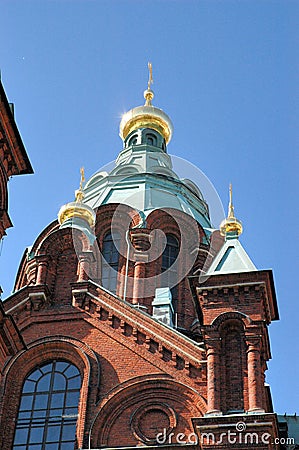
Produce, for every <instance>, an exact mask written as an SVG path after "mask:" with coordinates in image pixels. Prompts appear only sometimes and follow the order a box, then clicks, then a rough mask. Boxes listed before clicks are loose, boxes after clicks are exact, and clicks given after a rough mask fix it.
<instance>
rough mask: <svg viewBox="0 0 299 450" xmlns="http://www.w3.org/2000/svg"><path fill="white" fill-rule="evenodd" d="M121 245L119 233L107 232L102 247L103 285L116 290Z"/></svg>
mask: <svg viewBox="0 0 299 450" xmlns="http://www.w3.org/2000/svg"><path fill="white" fill-rule="evenodd" d="M119 245H120V235H119V233H117V232H115V233H113V236H112V234H111V233H108V234H106V236H105V237H104V240H103V248H102V255H103V258H102V286H103V287H104V288H106V289H108V290H109V291H111V292H116V286H117V275H118V263H119V252H118V248H119Z"/></svg>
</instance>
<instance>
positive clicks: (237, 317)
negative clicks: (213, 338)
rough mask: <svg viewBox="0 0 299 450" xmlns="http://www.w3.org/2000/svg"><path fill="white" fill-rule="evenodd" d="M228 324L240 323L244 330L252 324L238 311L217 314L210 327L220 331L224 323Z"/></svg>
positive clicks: (248, 318) (247, 317)
mask: <svg viewBox="0 0 299 450" xmlns="http://www.w3.org/2000/svg"><path fill="white" fill-rule="evenodd" d="M228 322H237V323H240V322H242V325H243V327H244V328H246V326H248V325H251V323H252V321H251V319H250V317H249V316H247V315H246V314H244V313H242V312H240V311H230V312H225V313H222V314H219V316H217V317H216V318H215V319H214V320H213V322H212V323H211V327H212V329H214V330H220V329H221V328H223V326H224V325H225V323H228Z"/></svg>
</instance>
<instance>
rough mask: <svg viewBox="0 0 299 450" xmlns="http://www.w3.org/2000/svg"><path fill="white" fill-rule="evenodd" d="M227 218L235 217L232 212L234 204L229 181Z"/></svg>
mask: <svg viewBox="0 0 299 450" xmlns="http://www.w3.org/2000/svg"><path fill="white" fill-rule="evenodd" d="M227 217H228V218H229V219H232V218H234V217H235V213H234V205H233V187H232V184H231V183H230V185H229V205H228V216H227Z"/></svg>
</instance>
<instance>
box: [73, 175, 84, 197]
mask: <svg viewBox="0 0 299 450" xmlns="http://www.w3.org/2000/svg"><path fill="white" fill-rule="evenodd" d="M80 173H81V179H80V186H79V189H78V190H77V191H76V192H75V194H76V202H82V200H83V198H84V192H83V183H84V181H85V174H84V167H81V169H80Z"/></svg>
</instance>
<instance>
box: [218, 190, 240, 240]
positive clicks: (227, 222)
mask: <svg viewBox="0 0 299 450" xmlns="http://www.w3.org/2000/svg"><path fill="white" fill-rule="evenodd" d="M242 232H243V227H242V224H241V222H240V221H239V220H238V219H236V217H235V212H234V205H233V188H232V184H231V183H230V185H229V205H228V214H227V218H226V219H224V220H223V221H222V222H221V225H220V233H221V235H222V236H225V235H226V234H227V233H236V234H237V235H238V236H240V234H242Z"/></svg>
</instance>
